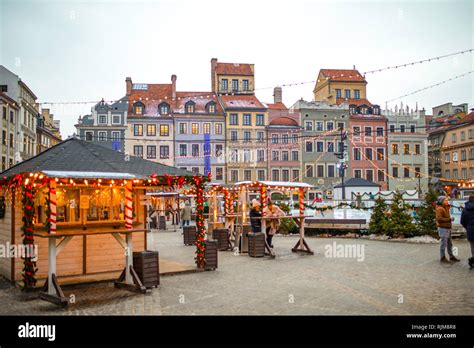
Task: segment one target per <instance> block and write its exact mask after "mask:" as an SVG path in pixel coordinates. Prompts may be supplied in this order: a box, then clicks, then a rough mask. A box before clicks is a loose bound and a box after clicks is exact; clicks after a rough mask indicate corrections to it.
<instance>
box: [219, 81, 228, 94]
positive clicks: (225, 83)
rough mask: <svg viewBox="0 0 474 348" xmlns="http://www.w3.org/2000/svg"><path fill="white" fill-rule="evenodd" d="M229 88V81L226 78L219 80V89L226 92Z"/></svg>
mask: <svg viewBox="0 0 474 348" xmlns="http://www.w3.org/2000/svg"><path fill="white" fill-rule="evenodd" d="M228 88H229V81H228V80H227V79H222V80H221V91H224V92H227V90H228Z"/></svg>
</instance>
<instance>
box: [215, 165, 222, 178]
mask: <svg viewBox="0 0 474 348" xmlns="http://www.w3.org/2000/svg"><path fill="white" fill-rule="evenodd" d="M223 179H224V170H223V168H222V167H216V180H223Z"/></svg>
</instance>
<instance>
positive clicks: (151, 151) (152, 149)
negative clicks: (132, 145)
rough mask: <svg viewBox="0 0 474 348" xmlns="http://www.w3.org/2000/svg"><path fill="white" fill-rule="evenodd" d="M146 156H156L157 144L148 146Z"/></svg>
mask: <svg viewBox="0 0 474 348" xmlns="http://www.w3.org/2000/svg"><path fill="white" fill-rule="evenodd" d="M146 158H152V159H154V158H156V146H155V145H148V146H147V147H146Z"/></svg>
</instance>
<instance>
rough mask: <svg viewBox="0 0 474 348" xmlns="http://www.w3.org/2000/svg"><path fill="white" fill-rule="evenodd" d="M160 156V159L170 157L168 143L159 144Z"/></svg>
mask: <svg viewBox="0 0 474 348" xmlns="http://www.w3.org/2000/svg"><path fill="white" fill-rule="evenodd" d="M160 158H161V159H166V158H170V147H169V146H168V145H161V146H160Z"/></svg>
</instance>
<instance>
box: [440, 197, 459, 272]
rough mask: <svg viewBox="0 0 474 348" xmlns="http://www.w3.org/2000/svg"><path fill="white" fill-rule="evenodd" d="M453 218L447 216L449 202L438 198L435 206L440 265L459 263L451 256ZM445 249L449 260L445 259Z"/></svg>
mask: <svg viewBox="0 0 474 348" xmlns="http://www.w3.org/2000/svg"><path fill="white" fill-rule="evenodd" d="M453 220H454V219H453V218H452V217H451V214H449V201H448V198H447V197H446V196H439V197H438V202H437V206H436V225H437V226H438V235H439V238H440V241H439V242H440V250H439V251H440V256H441V258H440V261H441V262H442V263H451V262H459V260H458V259H457V258H456V257H455V256H454V254H453V240H452V238H451V228H452V224H453ZM446 248H447V249H448V254H449V260H448V259H447V258H446V254H445V253H446Z"/></svg>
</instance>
